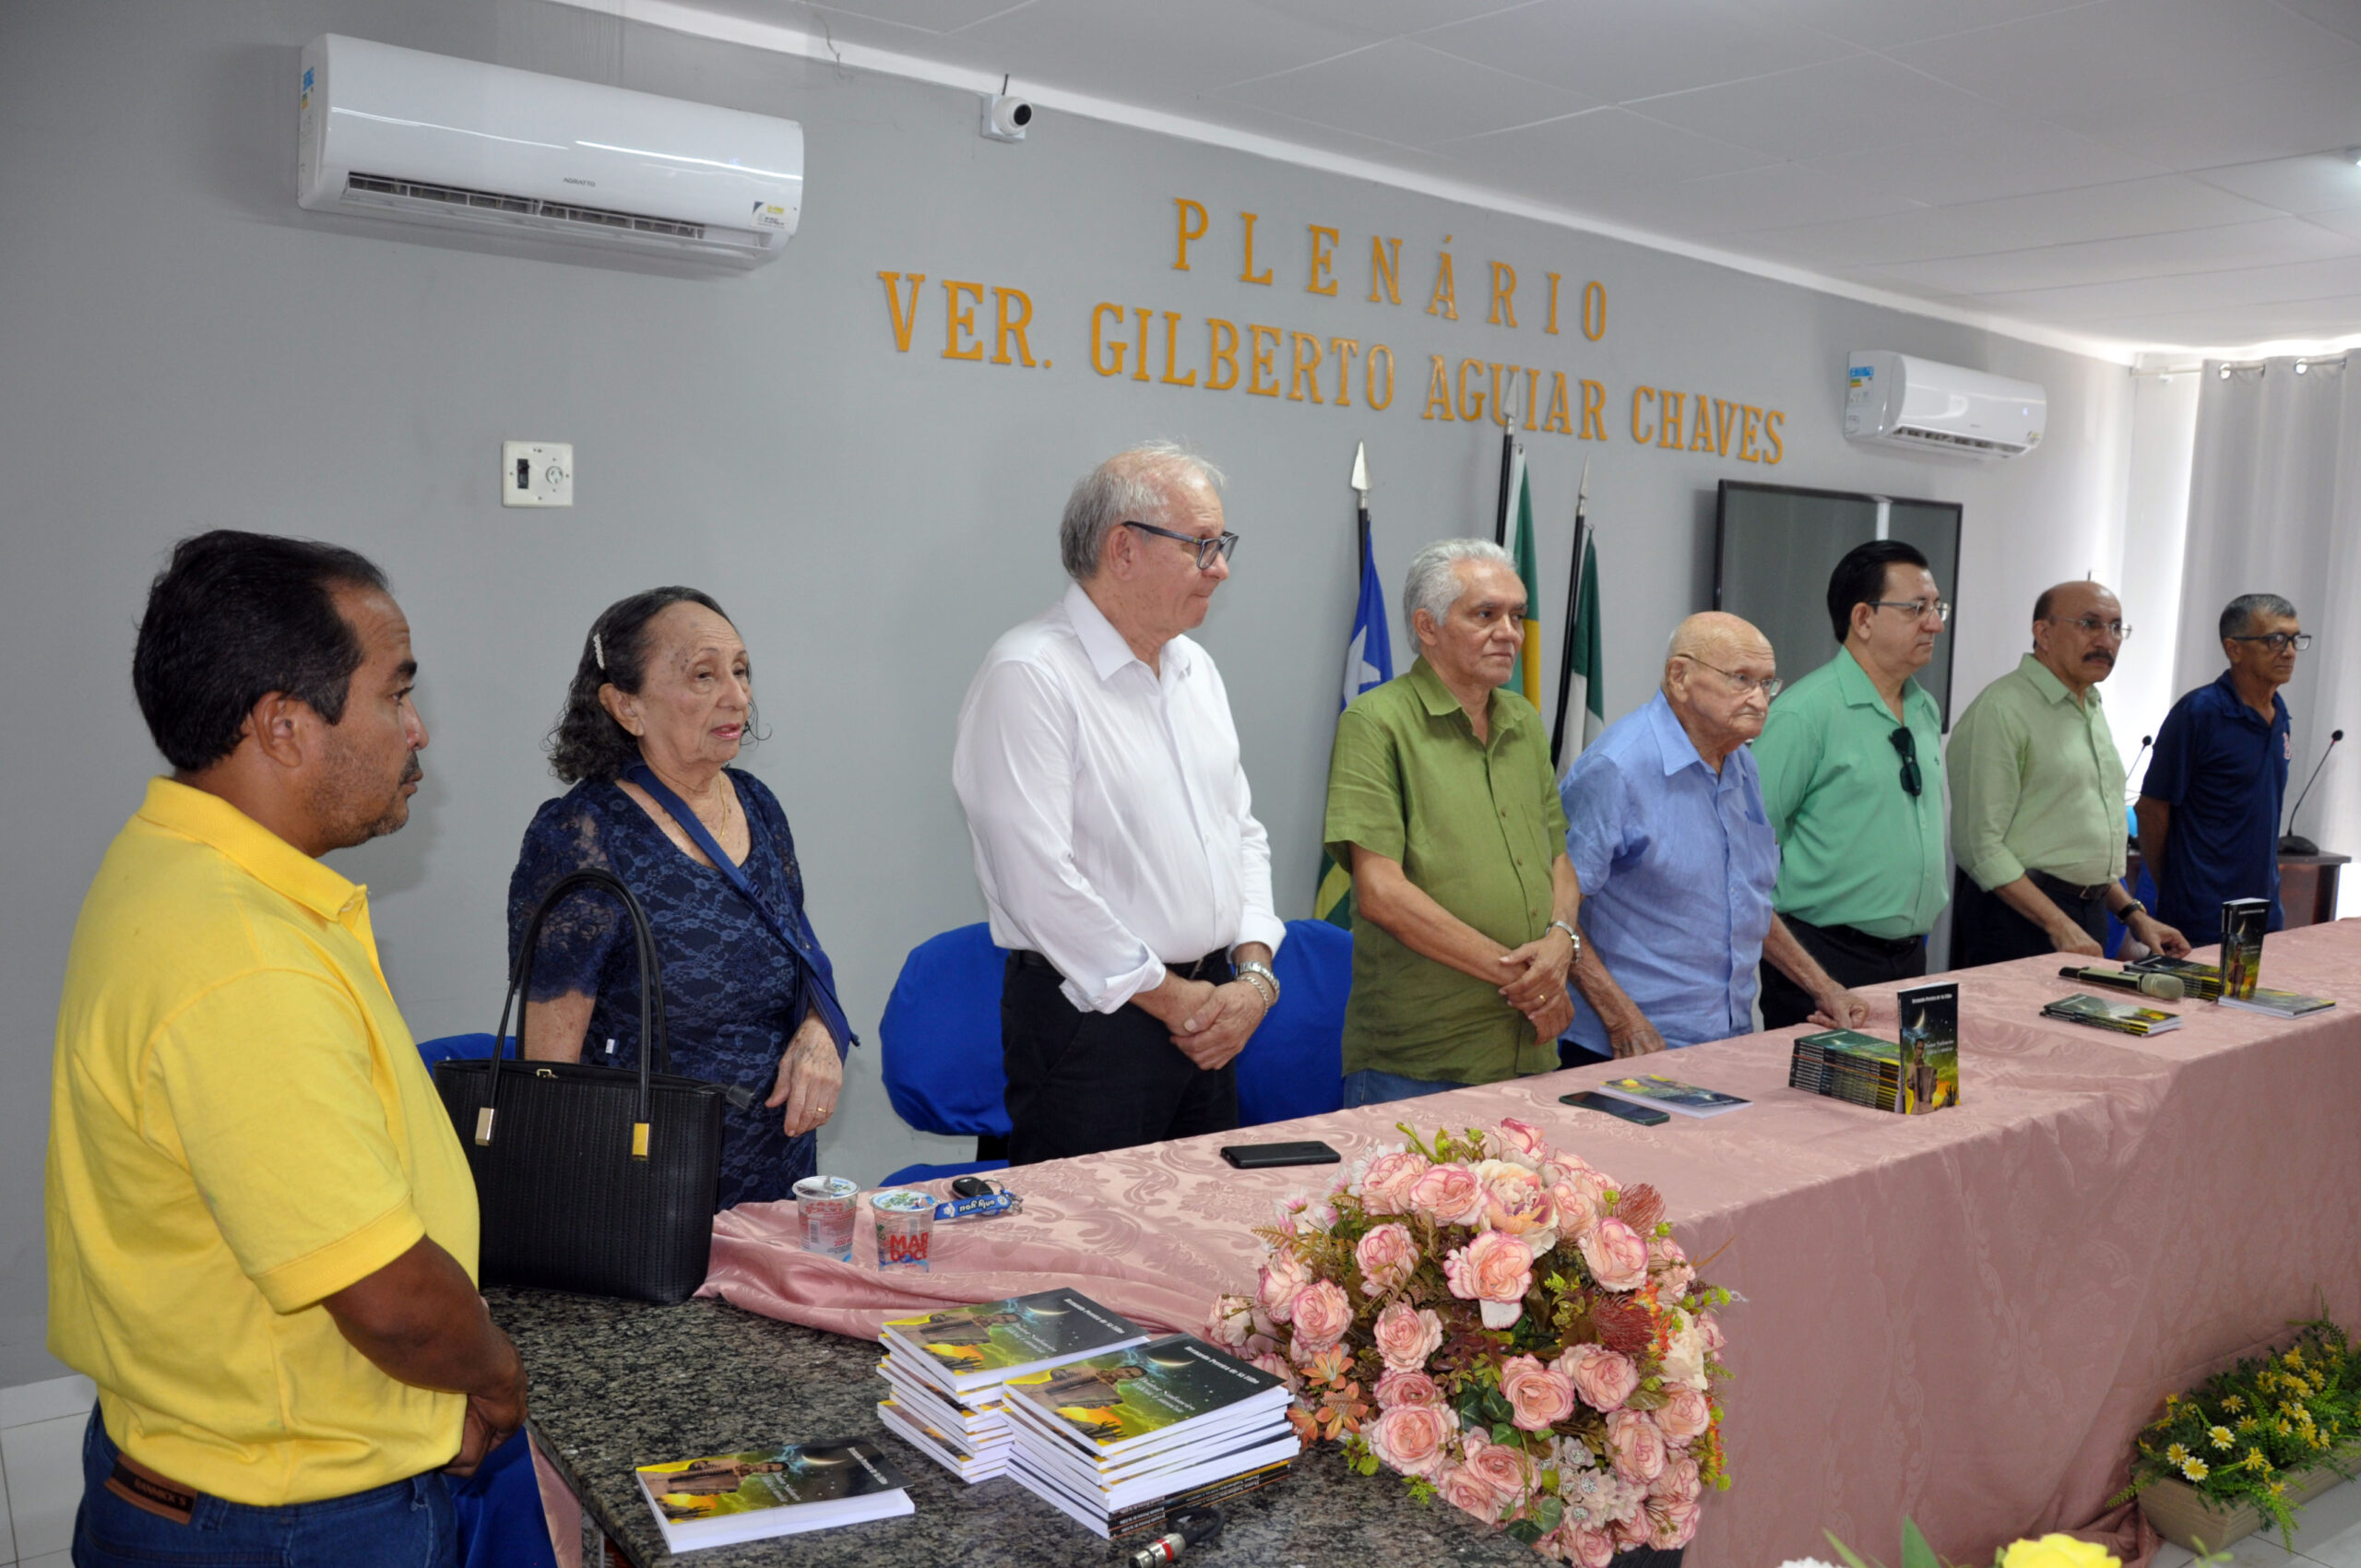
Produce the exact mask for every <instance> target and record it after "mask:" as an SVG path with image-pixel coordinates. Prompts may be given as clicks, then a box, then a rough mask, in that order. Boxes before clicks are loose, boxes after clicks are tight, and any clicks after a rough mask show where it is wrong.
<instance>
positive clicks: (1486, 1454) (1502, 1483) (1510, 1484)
mask: <svg viewBox="0 0 2361 1568" xmlns="http://www.w3.org/2000/svg"><path fill="white" fill-rule="evenodd" d="M1465 1464H1466V1467H1467V1468H1468V1470H1469V1471H1471V1472H1472V1473H1473V1474H1474V1475H1475V1476H1476V1477H1477V1479H1480V1480H1481V1481H1483V1483H1484V1484H1485V1485H1486V1486H1489V1487H1490V1488H1491V1489H1492V1491H1494V1492H1496V1493H1497V1494H1498V1495H1499V1497H1500V1500H1501V1502H1502V1503H1515V1502H1517V1501H1519V1500H1520V1499H1522V1498H1523V1497H1524V1496H1525V1494H1526V1493H1527V1492H1529V1491H1532V1490H1533V1461H1532V1460H1531V1459H1529V1458H1527V1457H1526V1455H1525V1450H1524V1449H1522V1448H1519V1447H1518V1446H1517V1445H1516V1444H1514V1443H1486V1442H1485V1441H1484V1438H1483V1434H1482V1433H1480V1432H1469V1433H1468V1434H1467V1446H1466V1450H1465Z"/></svg>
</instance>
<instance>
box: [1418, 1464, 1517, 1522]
mask: <svg viewBox="0 0 2361 1568" xmlns="http://www.w3.org/2000/svg"><path fill="white" fill-rule="evenodd" d="M1434 1483H1435V1490H1436V1491H1440V1492H1442V1500H1443V1501H1444V1502H1445V1503H1450V1504H1451V1505H1452V1506H1453V1508H1456V1509H1459V1510H1460V1511H1461V1512H1463V1513H1467V1514H1473V1515H1476V1517H1477V1518H1478V1519H1480V1520H1482V1521H1483V1522H1484V1523H1485V1524H1487V1525H1497V1524H1499V1523H1500V1522H1501V1494H1500V1493H1499V1492H1497V1491H1493V1490H1492V1489H1491V1487H1490V1486H1489V1484H1488V1483H1487V1482H1486V1481H1485V1480H1484V1479H1483V1478H1482V1477H1480V1476H1478V1475H1477V1474H1476V1473H1475V1472H1474V1471H1473V1470H1470V1469H1469V1468H1468V1467H1466V1466H1465V1465H1445V1466H1443V1467H1442V1468H1441V1469H1439V1470H1437V1471H1436V1472H1435V1474H1434Z"/></svg>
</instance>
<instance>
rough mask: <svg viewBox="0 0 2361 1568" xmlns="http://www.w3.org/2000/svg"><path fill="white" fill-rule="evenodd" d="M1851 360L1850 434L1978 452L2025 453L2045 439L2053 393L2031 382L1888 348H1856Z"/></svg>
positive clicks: (1893, 442) (1847, 423) (1995, 454)
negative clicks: (2043, 428) (1897, 351)
mask: <svg viewBox="0 0 2361 1568" xmlns="http://www.w3.org/2000/svg"><path fill="white" fill-rule="evenodd" d="M1845 363H1846V365H1847V367H1848V368H1847V369H1846V370H1845V438H1846V439H1847V440H1851V441H1867V442H1878V443H1881V444H1884V445H1893V446H1908V447H1913V448H1915V449H1916V450H1918V451H1921V452H1955V453H1960V454H1963V455H1964V456H1967V457H2023V456H2024V455H2025V454H2026V453H2028V452H2030V451H2032V450H2033V449H2034V448H2035V447H2036V446H2038V445H2041V432H2042V427H2043V426H2044V425H2045V424H2046V423H2047V422H2048V419H2049V395H2048V394H2047V393H2046V392H2044V391H2043V390H2042V389H2041V388H2040V387H2039V386H2035V384H2034V383H2032V382H2030V381H2011V380H2009V379H2007V378H2006V377H2004V376H1999V375H1987V374H1985V373H1984V372H1983V371H1980V370H1968V369H1966V368H1964V367H1963V366H1960V365H1955V364H1938V363H1936V362H1934V361H1933V360H1921V359H1914V358H1912V357H1911V356H1910V355H1908V354H1896V353H1889V352H1887V351H1886V350H1882V349H1856V350H1853V355H1852V358H1851V359H1849V360H1847V361H1846V362H1845Z"/></svg>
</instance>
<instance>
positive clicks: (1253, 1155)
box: [1221, 1141, 1345, 1170]
mask: <svg viewBox="0 0 2361 1568" xmlns="http://www.w3.org/2000/svg"><path fill="white" fill-rule="evenodd" d="M1221 1157H1222V1158H1224V1159H1226V1160H1228V1161H1229V1162H1230V1163H1231V1164H1232V1165H1235V1166H1236V1167H1238V1169H1240V1170H1275V1169H1276V1168H1277V1167H1279V1166H1283V1165H1339V1164H1342V1163H1343V1162H1344V1158H1345V1157H1344V1156H1343V1155H1341V1154H1338V1153H1337V1152H1336V1151H1335V1149H1332V1148H1330V1147H1329V1146H1327V1145H1326V1144H1323V1143H1319V1142H1317V1141H1311V1142H1305V1143H1299V1144H1227V1145H1224V1146H1223V1147H1222V1151H1221Z"/></svg>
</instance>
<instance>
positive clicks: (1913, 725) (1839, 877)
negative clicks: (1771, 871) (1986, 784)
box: [1754, 539, 1952, 1029]
mask: <svg viewBox="0 0 2361 1568" xmlns="http://www.w3.org/2000/svg"><path fill="white" fill-rule="evenodd" d="M1951 609H1952V607H1951V606H1950V605H1949V604H1947V603H1945V602H1944V601H1943V600H1942V598H1941V596H1940V593H1939V592H1938V591H1937V589H1936V585H1935V575H1934V574H1933V573H1932V572H1930V571H1929V570H1928V567H1927V558H1926V556H1924V555H1922V554H1920V553H1919V552H1918V551H1917V549H1916V547H1914V546H1912V545H1908V544H1905V543H1904V542H1903V541H1902V540H1898V539H1882V540H1871V541H1870V542H1869V543H1867V544H1863V545H1860V546H1858V547H1857V548H1856V549H1854V550H1853V551H1852V552H1849V553H1848V554H1846V555H1845V559H1844V560H1842V561H1839V562H1838V563H1837V564H1836V570H1835V571H1834V572H1833V574H1831V576H1830V577H1829V579H1828V620H1829V626H1830V629H1831V630H1832V631H1833V632H1834V633H1835V634H1836V641H1837V643H1838V645H1839V647H1838V649H1837V654H1836V657H1835V658H1834V659H1830V660H1829V661H1828V662H1827V663H1825V664H1823V665H1821V667H1820V668H1819V669H1817V670H1815V671H1812V672H1811V673H1810V674H1809V675H1806V676H1805V677H1804V678H1803V679H1802V680H1800V681H1797V683H1795V684H1794V685H1793V686H1792V687H1790V688H1789V689H1788V690H1787V691H1786V692H1785V693H1783V694H1782V695H1781V696H1780V698H1779V700H1778V701H1777V702H1774V703H1773V704H1772V705H1771V712H1770V714H1769V716H1768V717H1767V718H1766V719H1764V720H1763V725H1762V738H1761V739H1759V740H1757V741H1756V742H1754V765H1755V766H1756V768H1757V769H1759V770H1760V771H1761V773H1762V804H1763V809H1764V810H1765V811H1766V812H1767V813H1768V814H1769V815H1770V818H1771V828H1772V831H1773V832H1774V833H1775V834H1776V835H1777V836H1778V838H1779V890H1778V893H1777V895H1776V896H1775V897H1774V901H1773V907H1774V909H1777V910H1778V912H1779V918H1780V919H1781V920H1782V921H1786V926H1787V929H1788V930H1789V931H1791V932H1794V933H1795V937H1796V940H1797V942H1799V943H1801V944H1803V947H1804V951H1805V952H1807V953H1809V954H1810V955H1811V956H1813V957H1814V958H1817V959H1818V960H1819V961H1820V967H1821V968H1823V969H1826V970H1827V971H1828V972H1829V973H1830V974H1831V975H1832V976H1833V977H1835V979H1836V980H1837V981H1838V983H1840V984H1842V985H1843V986H1845V988H1846V989H1847V990H1851V989H1853V988H1854V987H1857V986H1864V985H1874V984H1877V983H1878V982H1879V981H1880V980H1915V979H1916V978H1917V977H1918V976H1920V975H1923V974H1925V973H1926V972H1927V932H1928V931H1929V930H1930V929H1932V928H1933V926H1934V923H1935V918H1936V917H1937V916H1938V915H1940V914H1941V913H1942V912H1943V898H1944V882H1945V878H1944V867H1943V773H1942V768H1943V763H1942V754H1941V748H1942V717H1941V715H1940V712H1939V711H1938V710H1937V708H1936V707H1935V699H1934V698H1933V697H1931V696H1929V695H1927V693H1926V691H1925V689H1924V688H1922V687H1921V686H1920V685H1919V684H1918V683H1917V682H1916V681H1914V680H1912V679H1911V677H1912V676H1913V675H1915V674H1916V673H1917V672H1918V671H1920V670H1923V669H1925V668H1926V665H1927V661H1928V659H1931V658H1933V657H1934V653H1935V638H1936V637H1938V636H1940V635H1941V634H1942V630H1943V626H1944V624H1945V623H1946V622H1947V621H1949V620H1950V619H1951ZM1818 1010H1819V1004H1818V1003H1816V1002H1814V1001H1813V1000H1812V998H1811V997H1810V995H1809V994H1808V993H1807V992H1805V991H1804V990H1803V989H1802V988H1801V987H1799V986H1797V984H1796V983H1795V981H1793V980H1789V979H1788V978H1787V977H1786V974H1784V973H1783V972H1781V971H1780V970H1779V969H1778V968H1776V967H1775V966H1774V965H1772V964H1769V963H1765V964H1763V965H1762V1024H1763V1027H1764V1028H1773V1029H1778V1028H1786V1027H1787V1026H1788V1025H1790V1024H1800V1023H1802V1022H1803V1021H1804V1020H1805V1019H1807V1018H1809V1017H1810V1016H1812V1014H1813V1013H1815V1012H1816V1011H1818Z"/></svg>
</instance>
